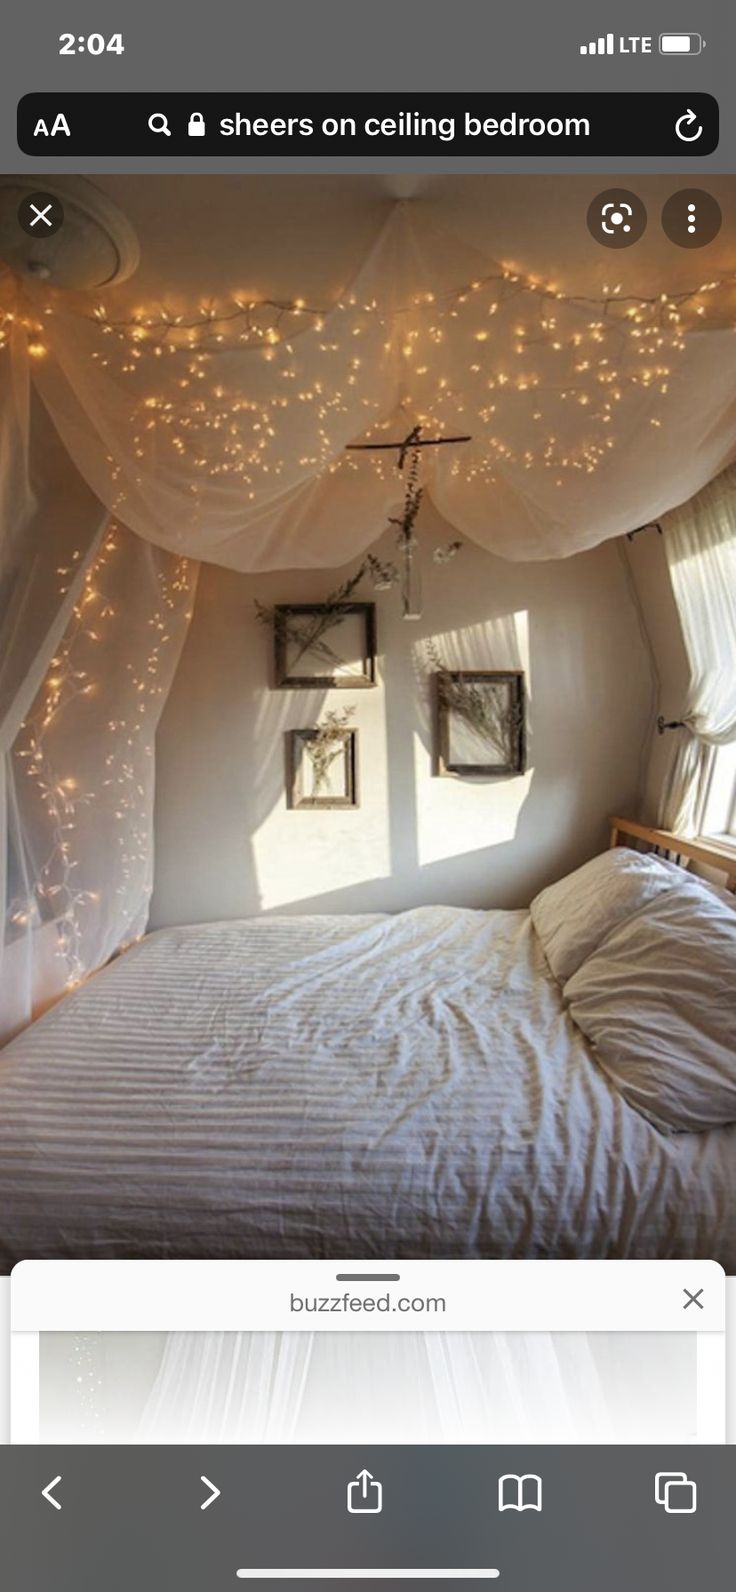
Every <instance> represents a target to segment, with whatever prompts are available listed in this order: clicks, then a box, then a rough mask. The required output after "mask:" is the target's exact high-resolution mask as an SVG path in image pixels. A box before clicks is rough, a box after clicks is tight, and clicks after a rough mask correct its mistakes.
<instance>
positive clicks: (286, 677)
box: [273, 602, 376, 691]
mask: <svg viewBox="0 0 736 1592" xmlns="http://www.w3.org/2000/svg"><path fill="white" fill-rule="evenodd" d="M273 615H274V620H273V634H274V677H275V684H276V689H277V690H281V691H312V690H322V691H335V690H337V691H340V690H350V691H363V690H368V689H370V687H371V686H374V685H375V684H376V605H375V603H359V602H356V603H354V602H344V603H277V604H276V606H275V607H274V610H273ZM341 631H342V634H340V632H341ZM300 633H301V636H302V638H303V640H302V641H301V642H300ZM310 636H312V637H313V639H312V640H311V641H310ZM341 641H342V643H343V650H344V651H345V653H346V661H345V662H344V663H343V662H342V661H341V650H340V642H341ZM351 652H352V654H353V656H351Z"/></svg>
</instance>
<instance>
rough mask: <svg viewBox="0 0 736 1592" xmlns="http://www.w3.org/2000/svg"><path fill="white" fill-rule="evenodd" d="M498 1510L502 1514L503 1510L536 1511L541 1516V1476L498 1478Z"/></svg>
mask: <svg viewBox="0 0 736 1592" xmlns="http://www.w3.org/2000/svg"><path fill="white" fill-rule="evenodd" d="M498 1508H499V1513H500V1514H503V1511H504V1509H517V1510H519V1512H521V1511H522V1510H524V1509H536V1510H537V1512H538V1513H540V1514H541V1510H542V1478H541V1476H531V1475H526V1476H512V1475H510V1474H509V1475H506V1476H499V1479H498Z"/></svg>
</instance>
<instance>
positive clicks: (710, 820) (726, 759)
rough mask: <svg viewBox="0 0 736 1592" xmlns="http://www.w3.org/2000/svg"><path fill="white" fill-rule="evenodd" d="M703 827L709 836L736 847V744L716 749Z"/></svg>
mask: <svg viewBox="0 0 736 1592" xmlns="http://www.w3.org/2000/svg"><path fill="white" fill-rule="evenodd" d="M702 827H703V833H704V834H705V835H708V836H711V837H712V838H713V839H718V840H720V841H724V840H726V841H730V842H731V843H732V844H733V845H734V846H736V741H731V743H730V745H728V746H718V747H716V749H715V754H714V757H713V765H712V768H711V773H710V778H709V781H708V794H707V796H706V800H705V809H704V813H703V826H702Z"/></svg>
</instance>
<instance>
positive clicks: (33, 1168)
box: [0, 820, 736, 1272]
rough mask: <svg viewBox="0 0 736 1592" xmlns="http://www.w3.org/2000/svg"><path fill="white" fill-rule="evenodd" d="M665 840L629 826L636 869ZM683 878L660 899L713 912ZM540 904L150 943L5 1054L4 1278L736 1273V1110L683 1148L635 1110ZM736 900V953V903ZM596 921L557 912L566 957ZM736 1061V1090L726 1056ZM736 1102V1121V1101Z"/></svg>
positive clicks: (287, 922)
mask: <svg viewBox="0 0 736 1592" xmlns="http://www.w3.org/2000/svg"><path fill="white" fill-rule="evenodd" d="M640 829H641V826H636V825H633V826H632V825H628V826H626V825H624V824H623V823H622V821H621V820H615V821H614V835H613V838H614V839H615V840H616V841H617V842H619V843H620V842H622V841H624V842H628V843H629V845H628V847H627V856H628V857H632V856H634V855H635V853H634V852H633V851H632V850H631V849H630V848H631V846H632V845H635V844H636V843H637V833H636V832H637V830H640ZM654 833H655V832H653V831H649V830H647V831H643V832H642V837H643V838H644V839H645V841H646V842H647V844H648V845H650V846H651V844H652V835H653V834H654ZM669 838H671V837H669ZM667 839H668V837H660V842H661V841H666V840H667ZM657 843H658V842H657V841H656V840H655V841H654V844H655V845H656V844H657ZM677 845H678V848H679V851H680V853H682V850H683V848H684V849H685V855H684V857H682V856H681V860H683V861H688V860H689V858H688V852H687V843H685V842H682V843H680V842H678V843H677ZM690 849H691V850H692V847H691V848H690ZM603 855H604V858H605V857H606V856H607V855H608V854H606V853H604V854H603ZM701 860H709V861H710V862H711V863H713V862H714V855H713V853H712V851H710V852H709V856H708V858H707V859H701ZM614 861H615V859H614ZM715 865H716V866H720V867H721V868H723V867H724V861H723V859H720V860H719V859H718V858H716V859H715ZM602 866H604V865H602ZM605 866H606V867H608V868H610V867H611V866H612V865H611V864H605ZM729 866H730V865H729V862H728V858H726V861H725V867H726V870H728V868H729ZM586 867H587V868H588V869H591V868H592V867H593V865H592V864H588V865H586ZM661 867H662V868H667V869H670V870H671V881H670V879H664V884H663V885H662V890H663V892H664V893H663V894H661V893H660V895H659V896H658V898H657V899H658V901H660V902H661V901H663V900H664V899H665V897H666V898H667V901H669V902H671V901H672V899H673V898H674V900H675V904H676V905H678V903H679V901H680V897H682V896H683V892H684V893H685V895H687V893H688V892H690V895H689V896H688V903H689V902H690V898H691V897H692V898H693V899H694V898H695V895H696V894H697V896H698V899H699V898H700V896H701V895H702V896H703V897H704V898H705V892H706V890H707V889H708V887H707V886H705V885H702V886H701V885H700V884H698V885H697V886H696V885H695V884H694V883H693V882H692V880H691V875H690V874H689V873H687V872H686V871H685V870H684V869H683V868H679V867H677V866H676V865H675V863H673V862H672V861H671V860H668V861H663V862H662V864H661ZM652 868H654V862H651V863H649V862H648V863H647V865H646V869H644V866H643V865H642V870H641V877H642V878H644V874H645V872H646V873H647V878H648V879H650V881H651V869H652ZM647 870H649V871H648V872H647ZM619 871H621V870H619ZM637 871H638V864H637V865H636V867H635V869H634V873H637ZM578 872H580V873H581V874H582V873H584V870H579V871H578ZM571 878H572V879H573V880H575V878H576V875H573V876H571ZM627 880H628V882H627V886H626V887H627V889H631V888H633V887H634V886H633V885H632V883H631V880H629V879H628V873H627ZM680 881H682V888H680ZM727 882H728V884H729V885H730V886H731V887H733V885H734V884H735V883H736V877H735V876H734V874H733V873H730V874H729V877H728V881H727ZM592 883H593V887H594V888H595V890H596V899H602V898H603V895H604V894H606V895H607V897H610V895H611V892H610V891H609V892H602V891H601V889H600V885H599V884H595V881H593V882H592ZM634 883H635V884H636V881H634ZM636 888H637V889H638V885H636ZM646 888H647V890H649V889H650V884H648V885H647V887H646ZM651 888H652V889H653V886H651ZM657 888H658V889H659V885H658V886H657ZM556 889H562V886H560V887H552V890H553V891H554V890H556ZM590 889H591V880H589V881H588V890H589V891H590ZM645 893H646V892H645ZM536 899H537V903H539V902H541V903H542V907H539V906H537V907H536V909H535V907H534V904H533V910H532V912H531V913H530V912H528V911H523V912H501V911H487V912H482V911H475V910H474V911H470V910H463V909H459V908H454V907H447V906H437V907H420V908H417V909H414V910H411V911H407V912H403V913H400V914H397V915H392V916H381V915H372V916H363V917H347V916H342V917H337V916H323V917H301V918H294V917H291V918H281V919H279V918H259V919H251V920H245V921H238V922H223V923H211V924H204V925H202V924H200V925H196V926H191V927H182V928H172V929H164V930H159V931H157V932H155V933H153V934H151V935H149V936H147V937H146V938H145V939H144V940H143V941H141V942H140V943H139V944H137V945H135V946H133V947H132V948H130V949H129V950H128V951H127V952H126V953H125V954H124V955H122V956H120V957H119V958H117V959H116V960H115V961H114V962H113V963H111V964H110V965H109V966H108V967H106V968H105V969H103V970H102V971H101V972H100V973H98V974H97V975H95V976H94V977H93V978H91V979H89V980H88V981H87V983H86V984H85V985H84V986H83V987H81V988H80V989H79V990H77V991H76V992H74V993H73V994H71V995H69V996H68V997H66V998H65V999H64V1000H63V1001H62V1002H60V1003H59V1005H57V1006H56V1007H55V1008H54V1009H53V1010H52V1011H50V1012H48V1013H47V1014H46V1015H45V1016H44V1017H43V1018H41V1019H40V1020H39V1021H38V1022H37V1023H35V1024H34V1025H32V1027H31V1028H29V1029H28V1030H26V1031H25V1032H24V1033H23V1034H22V1035H20V1036H19V1037H18V1038H16V1039H15V1040H13V1041H12V1042H11V1044H9V1045H8V1046H7V1047H6V1048H5V1050H4V1051H3V1052H2V1054H1V1055H0V1213H2V1214H1V1216H0V1264H1V1265H2V1267H3V1269H5V1270H8V1269H10V1267H12V1265H13V1264H14V1263H15V1261H16V1260H18V1259H20V1258H25V1257H28V1258H41V1257H61V1258H64V1257H73V1258H82V1257H89V1258H151V1259H154V1258H167V1257H172V1256H178V1257H183V1256H187V1257H211V1258H242V1259H256V1258H257V1259H261V1258H309V1257H321V1256H329V1257H331V1258H335V1259H339V1258H346V1257H355V1256H356V1255H358V1256H364V1257H371V1256H375V1257H381V1256H387V1255H390V1256H392V1257H396V1258H405V1257H430V1256H431V1257H458V1258H459V1257H485V1258H494V1257H505V1256H517V1257H570V1256H580V1257H583V1256H593V1257H607V1256H619V1257H624V1256H632V1257H639V1258H651V1257H664V1256H672V1257H688V1258H693V1257H698V1258H701V1257H702V1258H706V1257H707V1258H713V1259H715V1260H718V1261H720V1262H721V1263H722V1264H723V1265H724V1267H726V1268H727V1269H728V1270H730V1271H732V1272H734V1271H736V1214H735V1213H736V1126H734V1125H733V1122H734V1119H736V1109H734V1112H733V1118H732V1120H731V1122H728V1121H726V1120H724V1121H723V1124H722V1125H718V1126H713V1127H706V1128H705V1129H704V1130H702V1131H695V1132H688V1131H678V1132H668V1131H666V1130H665V1131H663V1128H662V1126H661V1125H659V1126H658V1125H655V1123H654V1121H652V1120H650V1119H649V1117H648V1116H647V1115H646V1114H643V1113H642V1110H640V1109H637V1108H636V1107H635V1106H634V1105H632V1104H631V1103H630V1100H629V1098H627V1093H626V1087H627V1086H626V1082H624V1086H623V1088H622V1087H621V1086H620V1083H617V1082H614V1080H613V1078H612V1076H611V1075H610V1074H609V1072H608V1071H607V1070H606V1068H605V1067H604V1066H603V1065H602V1064H601V1059H600V1057H601V1053H602V1052H601V1047H600V1046H599V1045H598V1044H597V1043H595V1042H592V1041H591V1039H590V1038H589V1037H588V1036H587V1035H586V1033H585V1032H584V1031H583V1028H582V1027H581V1026H580V1025H579V1023H578V1021H576V1020H575V1018H574V1017H573V1015H572V1012H573V1010H574V1009H577V1008H576V999H577V1001H578V1005H580V1007H581V1009H582V1008H583V1007H584V1006H585V1000H586V999H588V1000H589V1004H590V1001H591V1000H592V1006H593V1008H595V1001H596V988H597V986H596V985H595V983H594V987H593V995H592V996H590V992H588V995H586V992H585V990H583V993H582V995H578V996H575V995H574V994H573V996H571V995H570V989H571V988H572V989H573V992H574V991H575V986H576V980H577V981H578V983H579V982H580V973H579V972H578V971H576V970H575V969H573V973H572V976H571V977H570V974H569V968H566V969H565V970H564V972H565V978H564V980H563V982H561V981H560V980H561V975H560V972H559V968H558V969H557V971H556V972H555V971H554V970H553V965H554V961H555V955H556V951H557V950H559V945H558V946H557V947H556V950H555V954H553V951H552V950H551V949H550V942H549V940H548V938H547V939H545V934H546V933H547V930H548V928H549V922H548V923H547V927H546V928H545V924H544V914H545V911H546V913H547V918H548V920H551V918H552V916H553V911H552V906H553V905H554V903H552V906H550V893H549V892H542V893H541V894H540V897H538V898H536ZM555 899H557V898H555ZM565 899H567V898H565ZM590 899H592V897H590ZM590 899H589V904H588V906H587V907H585V909H584V911H583V912H582V915H580V914H579V915H578V919H576V922H577V930H578V932H579V933H582V934H583V935H586V934H589V933H590V932H591V923H592V918H593V916H594V914H592V913H591V910H590ZM713 900H714V901H717V902H718V908H717V911H718V913H719V914H720V917H719V918H718V923H717V926H716V927H717V931H718V933H722V937H725V938H723V943H724V944H725V945H726V954H727V955H730V954H731V952H730V951H729V949H728V947H729V944H730V943H732V942H730V941H729V940H728V936H729V934H731V931H732V928H733V924H732V923H731V922H730V921H729V913H730V914H731V917H732V918H733V920H734V922H736V914H735V913H734V907H733V902H731V905H729V904H728V897H727V896H726V894H725V892H722V891H719V892H717V893H716V892H715V891H714V892H713ZM652 910H653V908H652V905H651V902H650V901H649V898H648V897H647V900H645V902H644V906H643V909H642V908H641V907H637V908H636V910H635V911H634V912H633V914H630V917H629V918H627V920H626V922H627V924H628V923H630V922H633V920H634V919H635V918H636V915H637V912H638V913H639V918H638V923H639V929H640V932H641V930H642V926H643V928H644V929H645V930H646V933H647V935H648V940H647V943H649V940H651V937H652V936H651V931H650V929H649V928H648V927H647V925H648V918H647V913H650V912H651V911H652ZM678 910H679V906H678ZM699 910H700V909H699ZM704 910H705V911H706V912H710V911H711V909H710V907H709V906H708V903H707V901H706V906H705V908H704ZM713 911H714V912H715V911H716V908H715V907H714V908H713ZM573 917H574V914H572V913H571V911H570V909H569V904H568V907H567V908H565V910H564V911H563V912H561V913H560V912H559V911H558V913H557V928H558V930H559V931H560V933H562V934H563V935H564V934H565V933H566V932H567V930H568V929H569V928H570V925H571V923H572V920H573ZM611 932H612V931H610V930H609V931H608V939H606V936H605V935H604V941H605V943H606V944H607V943H609V941H610V933H611ZM709 932H710V931H709ZM568 942H569V935H568ZM701 950H702V946H699V945H697V944H694V946H693V955H694V960H696V961H697V962H698V965H700V961H701V960H702V958H701ZM566 954H568V957H569V955H570V954H571V952H570V947H569V943H568V946H567V952H566ZM597 955H598V951H597V949H596V948H594V950H593V953H592V955H588V956H587V957H586V958H584V962H583V966H584V967H585V968H589V967H590V966H591V964H592V965H595V963H596V956H597ZM550 957H551V958H552V961H551V962H550ZM574 959H575V958H574V955H573V960H574ZM601 966H602V968H603V973H605V972H606V970H607V967H608V964H607V963H605V965H604V964H601ZM603 973H601V975H600V976H601V977H602V976H603ZM720 978H721V993H720V994H719V997H718V999H719V1001H720V999H721V995H722V994H724V991H723V988H722V986H723V976H722V971H721V974H720ZM599 982H600V978H599ZM732 988H733V985H731V989H732ZM727 998H728V1001H729V1003H730V1001H731V999H732V996H731V994H730V991H729V993H728V997H727ZM581 1020H582V1019H581ZM728 1049H730V1040H729V1045H728V1047H727V1050H728ZM714 1054H715V1052H714ZM724 1054H725V1056H726V1060H725V1062H724V1060H723V1057H724ZM716 1059H717V1061H718V1065H719V1066H721V1069H722V1070H723V1068H724V1067H725V1071H726V1073H728V1054H727V1051H726V1052H724V1048H723V1045H722V1044H721V1047H720V1050H719V1051H718V1054H717V1058H716ZM717 1083H718V1088H721V1084H722V1093H723V1101H724V1102H725V1103H722V1104H721V1105H720V1106H719V1110H720V1113H721V1116H722V1117H724V1118H728V1115H729V1109H730V1106H729V1102H730V1100H731V1095H730V1094H729V1092H728V1091H729V1089H730V1088H731V1080H730V1078H729V1077H728V1076H726V1077H725V1079H721V1075H720V1074H719V1075H718V1079H717ZM734 1089H736V1079H735V1080H734ZM701 1092H702V1091H701ZM716 1093H717V1090H716ZM706 1098H707V1099H709V1098H710V1096H709V1095H707V1093H706ZM719 1100H720V1096H719ZM645 1104H646V1102H645ZM719 1121H720V1119H719ZM665 1126H666V1125H665Z"/></svg>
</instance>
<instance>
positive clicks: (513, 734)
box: [434, 669, 526, 777]
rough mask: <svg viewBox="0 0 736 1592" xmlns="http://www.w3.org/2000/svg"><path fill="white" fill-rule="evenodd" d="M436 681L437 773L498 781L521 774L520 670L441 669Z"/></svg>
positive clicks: (523, 732)
mask: <svg viewBox="0 0 736 1592" xmlns="http://www.w3.org/2000/svg"><path fill="white" fill-rule="evenodd" d="M434 681H435V693H436V695H435V709H436V730H437V770H438V772H439V773H440V774H454V775H456V776H468V775H472V774H484V775H486V776H494V775H495V776H498V777H501V776H503V775H510V774H523V773H524V769H525V767H526V713H525V690H524V674H523V670H521V669H494V670H478V669H473V670H467V669H463V670H449V669H442V670H439V671H438V672H437V673H436V674H435V676H434Z"/></svg>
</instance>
